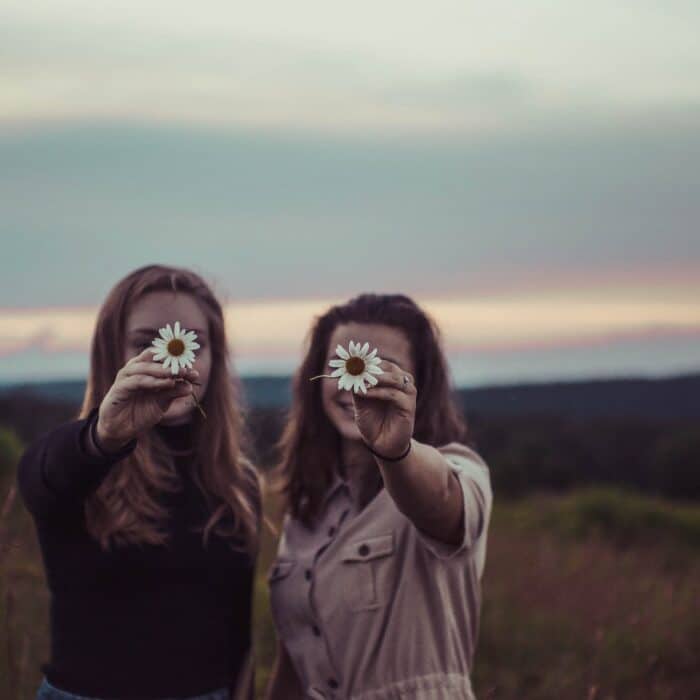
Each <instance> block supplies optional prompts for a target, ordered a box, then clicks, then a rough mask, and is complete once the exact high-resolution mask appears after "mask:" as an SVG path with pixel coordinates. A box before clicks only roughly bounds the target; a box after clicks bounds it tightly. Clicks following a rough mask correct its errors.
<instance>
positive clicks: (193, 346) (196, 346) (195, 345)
mask: <svg viewBox="0 0 700 700" xmlns="http://www.w3.org/2000/svg"><path fill="white" fill-rule="evenodd" d="M187 347H188V348H191V349H192V350H199V348H200V347H202V346H201V345H200V344H199V343H195V342H189V343H187Z"/></svg>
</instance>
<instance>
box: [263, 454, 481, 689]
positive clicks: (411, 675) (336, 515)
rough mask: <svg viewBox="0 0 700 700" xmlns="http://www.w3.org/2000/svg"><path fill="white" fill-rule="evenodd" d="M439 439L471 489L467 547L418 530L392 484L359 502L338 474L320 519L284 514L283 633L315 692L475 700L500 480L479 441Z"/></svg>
mask: <svg viewBox="0 0 700 700" xmlns="http://www.w3.org/2000/svg"><path fill="white" fill-rule="evenodd" d="M439 449H440V451H441V452H442V453H443V454H444V455H445V457H446V459H447V460H448V461H449V463H450V465H451V466H452V468H453V469H454V471H455V473H456V474H457V476H458V478H459V483H460V485H461V488H462V491H463V494H464V511H465V512H464V522H465V532H464V539H463V541H462V542H461V544H460V545H458V546H449V545H446V544H444V543H441V542H438V541H436V540H434V539H432V538H431V537H429V536H428V535H426V534H424V533H422V532H420V531H419V530H418V529H417V528H416V527H415V526H414V525H413V523H412V522H411V521H410V520H408V518H406V517H405V516H404V515H403V514H402V513H401V512H399V510H398V508H397V507H396V505H395V504H394V501H393V500H392V498H391V497H390V496H389V494H388V493H387V491H386V489H381V491H380V492H379V493H378V494H377V496H376V497H375V498H374V499H373V500H372V501H371V502H370V503H369V504H368V505H366V506H365V507H364V508H363V509H362V510H360V511H359V512H358V511H357V509H356V508H355V506H354V504H353V501H352V500H351V498H350V491H349V489H348V487H347V484H346V483H345V482H344V481H342V480H341V479H340V478H337V479H336V481H335V483H334V484H333V486H332V487H331V489H330V490H329V492H328V494H327V496H326V501H325V504H324V510H323V512H322V514H321V516H320V519H319V521H318V524H317V526H316V527H315V528H314V529H313V530H309V529H307V528H305V527H304V526H303V525H302V524H301V523H300V522H298V521H296V520H294V519H291V518H289V516H287V518H286V519H285V522H284V530H283V534H282V538H281V540H280V543H279V550H278V556H277V559H276V560H275V562H274V563H273V565H272V567H271V569H270V573H269V577H268V581H269V585H270V596H271V605H272V612H273V617H274V621H275V625H276V628H277V634H278V636H279V637H280V639H281V640H282V642H283V644H284V645H285V647H286V649H287V651H288V653H289V655H290V657H291V659H292V662H293V664H294V667H295V669H296V672H297V674H298V676H299V679H300V681H301V685H302V687H303V688H304V692H305V696H306V697H307V698H313V699H316V700H321V699H326V700H340V699H342V700H474V695H473V692H472V686H471V682H470V669H471V666H472V660H473V657H474V650H475V646H476V640H477V633H478V627H479V609H480V604H481V588H480V580H481V575H482V572H483V570H484V562H485V557H486V540H487V532H488V524H489V519H490V515H491V504H492V491H491V484H490V479H489V472H488V468H487V466H486V465H485V464H484V462H483V461H482V460H481V458H480V457H479V456H478V455H477V454H476V453H475V452H473V451H472V450H470V449H468V448H466V447H464V446H463V445H460V444H457V443H450V444H449V445H446V446H444V447H441V448H439Z"/></svg>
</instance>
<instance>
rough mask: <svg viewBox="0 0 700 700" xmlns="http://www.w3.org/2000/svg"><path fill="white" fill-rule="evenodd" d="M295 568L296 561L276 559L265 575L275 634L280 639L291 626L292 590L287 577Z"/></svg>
mask: <svg viewBox="0 0 700 700" xmlns="http://www.w3.org/2000/svg"><path fill="white" fill-rule="evenodd" d="M295 566H296V561H294V560H293V559H278V560H277V561H275V562H274V563H273V565H272V566H271V567H270V570H269V572H268V574H267V584H268V586H269V589H270V608H271V610H272V617H273V619H274V621H275V628H276V630H277V634H278V635H279V636H280V637H285V636H287V632H288V631H289V629H290V625H291V617H292V615H291V612H292V611H291V604H292V602H293V590H292V586H291V585H290V583H291V581H290V579H289V575H290V574H291V573H292V571H293V569H294V567H295ZM285 583H286V584H287V585H285Z"/></svg>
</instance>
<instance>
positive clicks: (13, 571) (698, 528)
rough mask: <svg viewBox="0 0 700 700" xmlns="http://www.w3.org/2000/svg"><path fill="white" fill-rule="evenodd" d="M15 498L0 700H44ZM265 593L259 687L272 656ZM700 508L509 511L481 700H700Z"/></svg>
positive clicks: (4, 522)
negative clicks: (39, 696)
mask: <svg viewBox="0 0 700 700" xmlns="http://www.w3.org/2000/svg"><path fill="white" fill-rule="evenodd" d="M10 484H11V481H7V480H6V481H5V483H4V484H0V486H2V487H3V489H4V490H3V494H4V506H2V508H3V511H2V518H1V520H0V699H1V700H23V699H25V698H31V697H33V695H34V692H35V688H36V685H37V682H38V680H39V678H40V672H39V664H40V662H41V661H42V660H44V659H45V658H46V653H47V629H46V617H47V593H46V590H45V586H44V580H43V573H42V568H41V563H40V560H39V554H38V549H37V544H36V542H35V538H34V533H33V528H32V524H31V521H30V519H29V517H28V516H27V515H26V514H25V513H24V511H23V509H22V507H21V505H20V503H19V501H18V499H17V498H16V497H15V496H14V495H13V492H12V491H11V489H10ZM274 549H275V542H274V536H273V535H271V534H270V533H269V532H268V533H266V534H265V537H264V541H263V547H262V553H261V556H260V562H259V573H258V577H257V581H256V601H255V646H256V656H257V661H258V672H257V684H258V689H259V690H260V691H262V688H263V687H264V685H265V682H266V679H267V676H268V673H269V668H270V665H271V662H272V659H273V655H274V645H275V638H274V631H273V629H272V624H271V620H270V615H269V610H268V605H267V587H266V584H265V580H264V574H265V571H266V570H267V567H268V565H269V562H270V561H271V558H272V557H273V555H274ZM698 640H700V508H697V507H692V508H691V507H684V508H682V507H678V506H673V505H671V504H669V503H666V502H663V501H655V500H651V499H646V498H641V497H639V496H636V495H631V494H627V493H624V492H618V491H611V490H586V491H577V492H572V493H570V494H568V495H565V496H556V497H555V496H545V495H538V496H533V497H529V498H527V499H524V500H519V501H513V502H503V501H498V502H497V505H496V509H495V511H494V514H493V518H492V523H491V530H490V532H489V551H488V559H487V566H486V574H485V580H484V606H483V618H482V625H481V633H480V640H479V647H478V651H477V658H476V667H475V670H474V681H475V687H476V690H477V696H478V697H479V699H480V700H494V699H496V698H498V699H503V700H511V699H512V700H515V699H516V698H517V699H518V700H535V699H538V700H540V699H541V700H545V699H547V700H548V699H551V700H568V699H571V700H574V699H576V700H612V699H620V700H621V699H623V698H624V699H626V698H630V699H634V700H645V699H647V698H648V699H649V700H652V699H653V700H671V699H674V700H691V699H692V698H696V697H700V645H699V644H698Z"/></svg>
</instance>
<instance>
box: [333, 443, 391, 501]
mask: <svg viewBox="0 0 700 700" xmlns="http://www.w3.org/2000/svg"><path fill="white" fill-rule="evenodd" d="M340 455H341V460H342V465H343V469H344V476H345V480H346V481H347V482H348V486H349V487H350V494H351V496H352V499H353V501H355V503H357V504H359V506H360V508H362V507H364V505H366V504H367V503H368V502H369V501H370V500H371V499H372V498H373V497H374V495H375V494H376V493H377V491H378V490H379V487H380V484H381V473H380V472H379V467H378V466H377V463H376V461H375V459H374V457H373V456H372V453H371V452H370V451H369V450H368V449H367V448H366V447H365V446H364V445H363V444H362V442H361V441H359V440H343V441H342V443H341V447H340Z"/></svg>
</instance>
